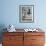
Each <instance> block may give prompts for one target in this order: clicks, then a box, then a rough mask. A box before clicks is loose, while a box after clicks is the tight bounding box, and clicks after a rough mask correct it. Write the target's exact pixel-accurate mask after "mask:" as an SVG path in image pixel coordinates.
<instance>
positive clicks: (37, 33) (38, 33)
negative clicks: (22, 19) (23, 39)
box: [24, 32, 44, 36]
mask: <svg viewBox="0 0 46 46" xmlns="http://www.w3.org/2000/svg"><path fill="white" fill-rule="evenodd" d="M29 35H35V36H36V35H37V36H38V35H39V36H41V35H44V32H25V33H24V36H29Z"/></svg>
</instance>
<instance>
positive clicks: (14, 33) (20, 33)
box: [3, 32, 23, 36]
mask: <svg viewBox="0 0 46 46" xmlns="http://www.w3.org/2000/svg"><path fill="white" fill-rule="evenodd" d="M3 35H5V36H23V32H4V33H3Z"/></svg>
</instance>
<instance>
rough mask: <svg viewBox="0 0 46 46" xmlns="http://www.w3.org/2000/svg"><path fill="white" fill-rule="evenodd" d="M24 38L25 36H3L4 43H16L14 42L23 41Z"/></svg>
mask: <svg viewBox="0 0 46 46" xmlns="http://www.w3.org/2000/svg"><path fill="white" fill-rule="evenodd" d="M22 40H23V36H5V37H3V42H4V43H6V44H7V43H14V42H18V41H19V42H21V41H22Z"/></svg>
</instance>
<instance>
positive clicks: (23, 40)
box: [2, 32, 45, 46]
mask: <svg viewBox="0 0 46 46" xmlns="http://www.w3.org/2000/svg"><path fill="white" fill-rule="evenodd" d="M44 36H45V33H44V32H3V42H2V45H3V46H44V41H45V40H44V39H45V37H44Z"/></svg>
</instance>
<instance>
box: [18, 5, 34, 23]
mask: <svg viewBox="0 0 46 46" xmlns="http://www.w3.org/2000/svg"><path fill="white" fill-rule="evenodd" d="M19 11H20V12H19V16H20V19H19V20H20V22H34V5H20V7H19Z"/></svg>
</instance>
